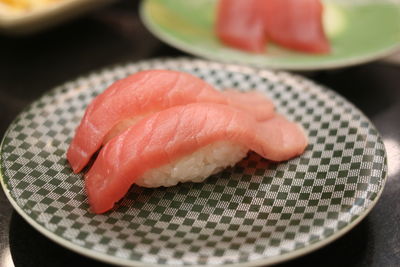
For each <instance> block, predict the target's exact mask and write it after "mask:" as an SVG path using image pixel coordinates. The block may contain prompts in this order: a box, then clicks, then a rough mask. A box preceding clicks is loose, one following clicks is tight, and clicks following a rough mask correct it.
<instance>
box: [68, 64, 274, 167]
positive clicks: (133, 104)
mask: <svg viewBox="0 0 400 267" xmlns="http://www.w3.org/2000/svg"><path fill="white" fill-rule="evenodd" d="M196 102H211V103H219V104H227V105H231V106H235V107H237V108H239V109H242V110H244V111H246V112H249V113H251V114H252V116H254V117H255V118H256V119H257V120H265V119H268V118H270V117H272V116H273V114H274V105H273V104H272V102H271V101H270V100H268V99H267V98H266V97H265V96H263V95H261V94H260V93H256V92H253V93H238V92H236V91H232V90H228V91H226V92H220V91H217V90H215V89H214V88H213V87H212V86H211V85H209V84H208V83H206V82H205V81H203V80H201V79H200V78H197V77H195V76H193V75H190V74H188V73H184V72H178V71H171V70H148V71H141V72H138V73H135V74H133V75H131V76H129V77H127V78H125V79H122V80H119V81H117V82H115V83H114V84H112V85H111V86H110V87H109V88H107V89H106V90H105V91H104V92H103V93H102V94H100V95H98V96H97V97H96V98H95V99H94V100H93V101H92V102H91V103H90V104H89V106H88V108H87V109H86V112H85V114H84V116H83V118H82V120H81V122H80V125H79V126H78V128H77V129H76V133H75V136H74V138H73V140H72V142H71V144H70V146H69V148H68V151H67V159H68V161H69V163H70V165H71V167H72V169H73V171H74V172H75V173H78V172H80V171H81V170H82V169H83V168H84V167H85V166H86V165H87V163H88V162H89V160H90V159H91V157H92V156H93V155H94V154H95V152H96V151H98V150H99V149H100V147H101V146H102V145H104V144H106V143H107V142H108V141H109V140H111V139H112V138H113V137H115V136H117V135H118V134H120V133H121V132H123V131H124V130H125V129H127V128H128V127H129V126H131V125H132V124H135V123H137V122H138V121H140V120H141V119H143V118H144V117H146V116H148V115H150V114H152V113H155V112H158V111H160V110H163V109H166V108H170V107H173V106H179V105H185V104H189V103H196Z"/></svg>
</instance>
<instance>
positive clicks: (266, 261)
mask: <svg viewBox="0 0 400 267" xmlns="http://www.w3.org/2000/svg"><path fill="white" fill-rule="evenodd" d="M158 61H164V62H165V63H168V64H176V63H181V62H185V63H189V64H193V63H207V64H210V63H211V64H216V65H214V66H219V67H231V68H232V67H238V68H239V69H240V70H241V71H250V72H252V73H253V74H257V73H259V72H260V70H259V69H256V68H253V67H249V66H241V65H238V64H227V63H220V62H215V61H210V60H203V59H196V58H190V57H177V58H172V57H163V58H153V59H143V60H139V61H130V62H124V63H121V64H114V65H112V66H109V67H104V68H101V69H99V70H95V71H91V72H89V73H86V74H84V75H79V76H77V77H76V78H75V79H72V80H68V81H66V82H64V83H62V84H60V85H59V86H56V87H53V88H52V89H50V90H47V91H46V92H44V93H43V94H42V95H41V96H39V97H38V98H36V99H35V100H34V101H33V102H31V103H30V104H29V105H28V106H26V107H25V108H24V109H22V110H21V111H20V113H19V114H18V115H17V116H16V117H15V118H14V120H13V121H12V122H11V123H10V125H9V127H8V129H7V130H6V131H5V133H4V136H3V137H2V140H1V143H0V184H1V185H2V188H3V191H4V193H5V195H6V197H7V199H8V201H9V202H10V203H11V205H12V206H13V208H14V209H15V211H17V213H18V214H19V215H20V216H21V217H22V218H24V220H25V221H26V222H27V223H28V224H30V225H31V226H32V227H33V228H35V229H36V230H37V231H39V232H40V233H41V234H43V235H44V236H46V237H47V238H49V239H50V240H52V241H54V242H55V243H57V244H59V245H61V246H62V247H64V248H67V249H70V250H72V251H74V252H76V253H78V254H80V255H83V256H86V257H89V258H92V259H95V260H100V261H102V262H106V263H109V264H113V265H123V266H148V267H160V266H175V265H168V264H153V263H145V262H142V261H137V260H132V259H123V258H119V257H116V256H112V255H108V254H105V253H101V252H98V251H94V250H92V249H89V248H86V247H83V246H79V245H77V244H75V243H73V242H71V241H70V240H67V239H65V238H62V237H60V236H58V235H56V234H55V233H53V232H51V231H50V230H48V229H47V228H46V227H45V226H43V225H41V224H39V223H38V222H36V221H35V220H34V219H32V218H31V217H29V215H28V214H26V212H25V211H24V210H23V209H22V208H21V207H20V206H19V205H18V203H17V202H16V201H15V199H14V198H13V197H12V196H11V192H10V190H9V189H8V187H7V184H6V183H5V181H4V176H5V175H4V169H3V164H2V163H3V149H4V143H5V139H6V137H7V135H8V133H9V131H10V130H11V127H12V125H14V123H16V121H17V120H18V119H19V118H20V115H21V114H23V113H24V112H25V111H26V110H29V109H30V108H31V107H32V105H34V104H35V103H36V102H37V101H38V100H39V99H40V98H42V97H44V96H46V95H48V94H49V93H52V92H53V91H55V90H58V89H59V88H60V86H62V85H64V84H67V83H69V82H71V81H75V80H78V79H81V78H87V77H90V76H91V75H101V74H102V73H104V72H105V71H107V70H110V69H116V68H118V67H123V68H124V67H125V68H126V67H128V66H130V65H140V64H143V63H152V62H158ZM267 72H269V73H270V74H274V75H276V74H284V75H287V77H292V78H296V79H300V80H301V81H303V82H304V81H305V82H307V83H308V84H309V85H312V86H317V87H320V88H322V89H324V90H328V91H329V92H333V93H334V94H335V96H338V97H340V98H342V99H344V100H345V101H346V102H347V103H348V104H350V105H351V107H352V108H353V109H355V110H356V111H357V112H359V113H360V114H362V115H363V116H364V119H366V120H367V121H368V123H369V124H370V126H371V127H372V128H373V129H375V130H376V127H375V125H374V124H373V123H372V121H371V120H370V119H369V118H368V117H367V116H366V115H365V114H364V113H363V112H362V111H361V110H360V109H359V108H357V107H356V106H355V105H354V104H353V103H352V102H351V101H349V100H347V99H346V98H345V97H344V96H342V95H340V94H339V93H336V92H335V91H333V90H332V89H330V88H327V87H325V86H323V85H320V84H318V83H316V82H314V81H312V80H310V79H308V78H304V77H302V76H301V75H297V74H292V73H288V72H285V71H275V70H272V71H270V70H267ZM377 135H378V136H379V137H380V139H381V136H380V134H379V132H378V131H377ZM381 141H382V143H383V140H381ZM384 152H385V153H384V158H385V162H386V164H385V166H387V151H386V148H385V149H384ZM387 177H388V172H387V171H386V172H385V173H384V176H382V177H381V179H382V185H381V188H380V190H379V192H377V195H376V197H375V199H373V200H372V202H371V204H370V205H369V206H368V207H367V208H366V209H365V210H363V211H362V212H360V213H359V214H358V217H357V218H356V219H354V220H353V221H351V222H349V224H348V225H346V226H345V227H343V228H341V229H339V230H337V231H335V232H334V233H333V234H332V235H330V236H328V237H326V238H324V239H320V240H318V241H316V242H315V243H311V244H310V245H308V246H305V247H302V248H299V249H296V250H293V251H290V252H287V253H284V254H279V255H276V256H272V257H267V258H261V259H257V260H251V261H246V262H241V263H233V264H232V263H229V264H219V265H210V266H224V267H249V266H262V265H272V264H277V263H283V262H286V261H288V260H291V259H294V258H298V257H300V256H303V255H306V254H309V253H310V252H313V251H315V250H317V249H319V248H322V247H324V246H326V245H328V244H330V243H332V242H333V241H335V240H337V239H338V238H340V237H342V236H343V235H344V234H346V233H347V232H349V231H350V230H351V229H353V228H354V227H355V226H356V225H358V224H359V223H360V222H361V221H362V220H363V219H364V218H365V217H366V216H367V215H368V214H369V212H371V210H372V209H373V208H374V207H375V205H376V204H377V202H378V201H379V199H380V197H381V195H382V192H383V190H384V188H385V185H386V181H387ZM191 266H194V267H204V266H206V265H198V264H196V265H191ZM175 267H176V266H175Z"/></svg>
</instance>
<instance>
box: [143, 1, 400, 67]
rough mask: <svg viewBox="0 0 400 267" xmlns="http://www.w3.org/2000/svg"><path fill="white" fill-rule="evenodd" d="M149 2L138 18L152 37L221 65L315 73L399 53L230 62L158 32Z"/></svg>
mask: <svg viewBox="0 0 400 267" xmlns="http://www.w3.org/2000/svg"><path fill="white" fill-rule="evenodd" d="M150 1H151V0H143V1H141V2H140V5H139V17H140V19H141V21H142V22H143V25H144V26H145V27H146V28H147V29H148V30H149V32H151V33H152V34H153V36H154V37H156V38H158V39H160V40H161V41H163V42H164V43H166V44H169V45H171V46H173V47H175V48H178V49H179V50H181V51H183V52H185V53H188V54H190V55H193V56H198V57H201V58H204V59H208V60H214V61H216V60H218V61H221V62H223V63H227V64H248V65H250V66H252V67H256V68H270V69H274V70H286V71H316V70H330V69H337V68H341V67H351V66H355V65H359V64H363V63H368V62H371V61H375V60H378V59H381V58H385V57H387V56H389V55H391V54H393V53H395V52H396V51H400V42H398V43H397V44H395V45H392V46H388V47H386V48H383V49H381V50H378V51H377V52H375V53H369V54H366V55H364V56H363V55H361V56H353V57H349V58H345V59H339V60H333V61H328V62H325V63H322V64H321V63H319V64H306V65H302V64H290V63H275V64H274V63H272V64H271V63H265V64H263V63H257V62H256V63H249V62H242V61H230V60H229V59H227V58H226V57H219V56H218V55H217V56H215V54H213V53H210V52H208V51H207V50H202V49H197V48H196V47H192V48H190V46H188V45H186V44H185V43H184V42H183V41H180V40H179V39H176V38H174V37H171V35H169V34H167V33H165V32H164V31H162V30H160V29H159V27H158V26H157V23H155V22H154V21H153V20H152V19H151V18H150V16H149V14H148V12H147V9H146V5H148V4H147V3H149V2H150ZM243 53H244V52H243Z"/></svg>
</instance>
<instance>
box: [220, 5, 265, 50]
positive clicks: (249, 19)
mask: <svg viewBox="0 0 400 267" xmlns="http://www.w3.org/2000/svg"><path fill="white" fill-rule="evenodd" d="M257 1H260V0H220V1H219V2H218V6H217V17H216V21H217V22H216V33H217V36H218V37H219V39H220V40H221V41H222V42H223V43H225V44H226V45H228V46H232V47H235V48H239V49H243V50H246V51H249V52H255V53H261V52H264V51H265V46H266V42H267V40H266V35H265V30H264V24H263V23H264V22H263V19H262V16H261V14H260V10H259V9H258V6H257V5H256V2H257ZM266 2H267V1H266Z"/></svg>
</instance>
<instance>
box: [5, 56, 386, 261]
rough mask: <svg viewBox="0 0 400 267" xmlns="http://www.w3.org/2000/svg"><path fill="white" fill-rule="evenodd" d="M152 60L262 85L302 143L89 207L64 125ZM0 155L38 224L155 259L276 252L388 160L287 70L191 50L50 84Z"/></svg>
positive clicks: (366, 132)
mask: <svg viewBox="0 0 400 267" xmlns="http://www.w3.org/2000/svg"><path fill="white" fill-rule="evenodd" d="M154 68H157V69H175V70H180V71H187V72H190V73H192V74H194V75H197V76H199V77H201V78H203V79H205V80H206V81H208V82H210V83H211V84H213V85H215V86H216V87H217V88H221V89H222V88H236V89H238V90H242V91H248V90H253V89H254V90H259V91H261V92H263V93H265V94H266V95H267V96H268V97H270V98H271V99H273V101H274V103H275V104H276V106H277V110H278V111H279V112H281V113H283V114H285V115H286V116H287V117H289V118H290V119H292V120H295V121H297V122H298V123H300V124H302V125H303V127H304V128H305V129H306V132H307V134H308V136H309V146H308V148H307V150H306V152H305V153H304V154H303V155H302V156H301V157H298V158H295V159H293V160H290V161H288V162H285V163H279V164H277V163H271V162H268V161H266V160H264V159H262V158H261V157H259V156H258V155H256V154H254V153H251V154H250V155H249V156H248V157H247V158H246V159H245V160H243V161H242V162H240V163H239V164H237V165H236V166H235V167H234V168H231V169H227V170H225V171H223V172H222V173H219V174H217V175H214V176H213V177H211V178H209V179H208V180H206V181H205V182H204V183H201V184H193V183H188V184H180V185H178V186H175V187H170V188H158V189H146V188H140V187H137V186H133V187H132V189H131V190H130V192H129V194H128V195H127V196H126V198H125V199H124V200H123V201H122V202H120V203H119V204H118V205H117V207H116V208H115V209H114V210H113V211H111V212H108V213H106V214H103V215H95V214H92V213H90V212H88V208H89V207H88V203H87V200H86V195H85V192H84V189H83V180H82V177H81V175H76V174H73V173H72V172H71V169H70V167H69V165H68V164H67V161H66V158H65V152H66V150H67V148H68V145H69V142H70V141H71V138H72V135H73V133H74V129H75V127H76V126H77V124H78V123H79V121H80V118H81V117H82V115H83V112H84V109H85V107H86V106H87V104H88V103H89V102H90V101H91V99H92V98H93V97H94V96H95V95H97V94H98V93H100V92H102V91H103V90H104V89H105V88H106V87H107V86H108V85H109V84H111V83H112V82H114V81H116V80H118V79H120V78H123V77H125V76H127V75H129V74H131V73H134V72H137V71H139V70H144V69H154ZM1 157H2V158H1V159H2V162H1V168H2V175H3V179H4V184H5V186H6V188H7V190H9V192H10V195H11V198H12V202H14V204H16V205H18V206H19V207H20V208H21V209H22V210H23V213H24V214H25V215H27V216H29V217H30V218H31V219H33V220H34V221H35V222H36V223H37V224H38V225H39V227H41V228H42V229H44V231H47V232H49V234H50V235H54V236H58V237H60V238H62V239H63V240H65V242H67V243H68V244H69V245H70V246H74V247H75V248H76V249H78V250H82V252H83V253H85V252H86V251H88V250H91V251H95V252H96V253H97V254H98V255H105V256H106V257H107V259H108V260H109V261H113V262H116V263H118V262H119V260H120V259H123V260H129V261H130V263H132V264H137V263H138V262H141V263H151V264H159V265H166V264H169V265H186V264H189V265H190V264H197V265H211V264H212V265H216V264H228V263H231V264H237V263H246V262H253V261H255V260H261V261H263V260H264V262H265V263H268V262H269V259H276V260H274V261H279V257H282V256H285V255H288V254H290V253H294V252H296V251H298V250H300V249H304V248H306V247H308V246H310V245H311V244H314V243H318V242H321V241H323V240H325V239H326V238H329V237H331V236H333V235H335V234H337V232H338V231H340V230H341V229H344V228H348V227H350V226H351V224H352V222H353V221H354V220H356V219H357V218H358V217H360V216H361V215H362V214H364V213H365V212H366V211H368V210H369V209H370V208H371V207H372V205H373V203H374V202H376V201H377V198H378V196H379V193H380V192H381V190H382V188H383V185H384V181H385V176H386V169H387V166H386V154H385V149H384V146H383V143H382V141H381V138H380V137H379V134H378V133H377V131H376V130H375V128H374V127H373V125H371V123H370V122H369V121H368V119H367V118H366V117H365V116H364V115H363V114H362V113H361V112H360V111H358V110H357V109H356V108H355V107H354V106H352V105H351V104H349V103H348V102H347V101H346V100H345V99H343V98H342V97H340V96H338V95H337V94H335V93H334V92H332V91H330V90H327V89H324V88H322V87H320V86H317V85H315V84H313V83H312V82H310V81H307V80H305V79H303V78H300V77H297V76H293V75H290V74H287V73H281V72H271V71H266V70H255V69H252V68H248V67H241V66H235V65H225V64H219V63H212V62H208V61H202V60H190V59H177V60H168V59H166V60H151V61H143V62H139V63H135V64H128V65H125V66H118V67H114V68H111V69H106V70H103V71H101V72H97V73H93V74H91V75H89V76H87V77H82V78H79V79H77V80H76V81H73V82H69V83H66V84H64V85H62V86H60V87H58V88H56V89H55V90H53V91H51V92H50V93H48V94H46V95H44V96H43V97H42V98H41V99H39V100H38V101H36V102H35V103H33V104H32V105H31V106H30V107H29V108H28V109H26V110H25V111H24V112H23V113H22V114H21V115H20V116H18V118H17V119H16V120H15V121H14V123H13V124H12V125H11V126H10V128H9V131H8V132H7V134H6V136H5V137H4V140H3V146H2V151H1ZM273 257H275V258H273ZM103 259H104V257H103Z"/></svg>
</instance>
